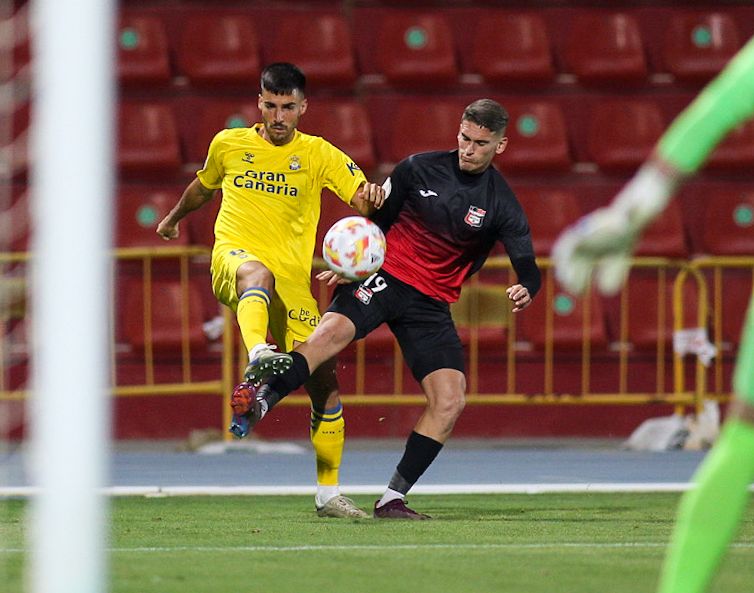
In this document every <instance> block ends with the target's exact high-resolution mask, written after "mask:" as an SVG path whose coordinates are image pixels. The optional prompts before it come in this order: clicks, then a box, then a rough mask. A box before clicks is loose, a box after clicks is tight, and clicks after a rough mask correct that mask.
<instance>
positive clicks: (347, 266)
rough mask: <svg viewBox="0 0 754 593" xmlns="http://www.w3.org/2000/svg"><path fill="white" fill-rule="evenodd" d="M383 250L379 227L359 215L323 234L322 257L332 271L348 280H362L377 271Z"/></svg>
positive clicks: (383, 259) (382, 237)
mask: <svg viewBox="0 0 754 593" xmlns="http://www.w3.org/2000/svg"><path fill="white" fill-rule="evenodd" d="M385 247H386V243H385V235H384V234H383V233H382V230H381V229H380V227H378V226H377V225H376V224H375V223H373V222H372V221H371V220H369V219H367V218H364V217H362V216H348V217H346V218H341V219H340V220H338V221H337V222H336V223H335V224H334V225H332V226H331V227H330V230H329V231H327V234H326V235H325V240H324V241H323V243H322V257H323V258H324V260H325V263H326V264H327V266H328V267H329V268H330V269H331V270H332V271H333V272H336V273H337V274H340V275H341V276H343V277H344V278H347V279H348V280H362V279H364V278H367V277H368V276H371V275H372V274H374V273H375V272H376V271H377V270H379V269H380V267H381V266H382V263H383V262H384V261H385Z"/></svg>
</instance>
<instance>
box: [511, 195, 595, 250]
mask: <svg viewBox="0 0 754 593" xmlns="http://www.w3.org/2000/svg"><path fill="white" fill-rule="evenodd" d="M514 190H515V192H516V197H517V198H518V201H519V202H520V203H521V206H522V207H523V209H524V212H526V218H527V219H528V220H529V227H530V228H531V235H532V243H533V245H534V253H535V255H536V256H537V257H548V256H549V255H550V250H551V249H552V246H553V244H554V243H555V240H556V239H557V238H558V235H560V232H561V231H562V230H563V229H564V228H565V227H567V226H568V225H570V224H572V223H574V222H576V221H577V220H578V219H579V217H580V216H581V215H582V214H583V211H582V208H581V206H580V205H579V200H578V197H577V196H576V193H575V192H574V191H573V190H571V189H566V188H561V187H547V186H539V187H537V186H525V185H524V186H522V185H518V184H517V185H516V186H515V188H514Z"/></svg>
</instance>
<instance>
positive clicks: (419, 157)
mask: <svg viewBox="0 0 754 593" xmlns="http://www.w3.org/2000/svg"><path fill="white" fill-rule="evenodd" d="M385 189H386V192H387V194H388V195H387V200H386V202H385V205H384V206H383V207H382V208H381V209H380V210H378V211H377V212H375V214H374V215H373V217H372V218H373V219H374V220H375V222H377V223H378V224H379V225H380V227H381V228H382V230H383V231H384V232H385V235H386V238H387V252H386V256H385V263H384V265H383V269H384V270H385V271H387V272H388V273H390V274H392V275H393V276H395V277H396V278H398V279H400V280H402V281H403V282H406V283H407V284H409V285H411V286H413V287H414V288H416V289H417V290H419V291H420V292H422V293H423V294H426V295H427V296H430V297H432V298H435V299H438V300H441V301H445V302H449V303H450V302H454V301H457V300H458V297H459V295H460V293H461V284H462V283H463V282H464V280H466V278H468V277H469V276H471V275H472V274H473V273H474V272H476V271H477V270H479V268H481V266H482V264H483V263H484V261H485V260H486V259H487V257H488V256H489V254H490V251H491V250H492V248H493V247H494V245H495V243H496V242H497V241H501V242H502V243H503V245H504V247H505V251H506V253H507V255H508V257H509V258H510V259H511V262H512V263H513V266H514V269H515V270H516V272H517V273H519V268H518V266H517V265H516V264H517V262H522V261H527V262H530V263H531V264H533V262H534V249H533V247H532V242H531V234H530V231H529V223H528V221H527V219H526V214H525V213H524V211H523V209H522V208H521V205H520V204H519V202H518V200H517V199H516V196H515V195H514V193H513V191H512V190H511V188H510V187H509V186H508V184H507V183H506V181H505V179H503V176H502V175H501V174H500V173H499V172H498V171H497V170H496V169H495V168H494V167H489V168H488V169H486V170H485V171H484V172H482V173H480V174H476V175H472V174H469V173H465V172H463V171H461V169H460V167H459V166H458V151H457V150H453V151H450V152H426V153H420V154H415V155H412V156H410V157H408V158H406V159H404V160H403V161H401V162H400V163H398V165H396V167H395V169H394V170H393V172H392V173H391V175H390V177H389V178H388V179H387V180H386V181H385ZM530 268H534V272H535V274H534V275H535V276H536V278H535V279H534V278H533V279H531V282H530V283H531V286H527V283H526V280H527V279H523V278H521V274H520V273H519V282H521V284H523V285H524V286H527V288H529V291H530V293H531V295H532V297H533V296H534V293H535V292H536V291H537V290H538V288H539V270H538V269H537V267H536V265H529V266H527V270H528V271H529V272H531V270H530ZM530 275H531V274H530Z"/></svg>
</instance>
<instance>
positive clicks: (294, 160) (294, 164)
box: [288, 154, 301, 171]
mask: <svg viewBox="0 0 754 593" xmlns="http://www.w3.org/2000/svg"><path fill="white" fill-rule="evenodd" d="M288 168H289V169H290V170H291V171H298V170H299V169H300V168H301V158H300V157H297V156H296V155H295V154H294V155H293V156H292V157H291V161H290V163H289V164H288Z"/></svg>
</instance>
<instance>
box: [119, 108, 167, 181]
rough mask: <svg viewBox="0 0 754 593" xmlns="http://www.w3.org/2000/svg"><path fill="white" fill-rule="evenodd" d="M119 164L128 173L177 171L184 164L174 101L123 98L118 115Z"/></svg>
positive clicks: (146, 173) (124, 172) (145, 173)
mask: <svg viewBox="0 0 754 593" xmlns="http://www.w3.org/2000/svg"><path fill="white" fill-rule="evenodd" d="M118 132H119V133H118V165H119V167H120V171H121V173H123V174H125V175H139V174H144V175H148V174H162V175H165V174H173V173H176V172H178V170H179V168H180V166H181V149H180V144H179V140H178V130H177V126H176V122H175V119H174V116H173V111H172V108H171V107H170V105H167V104H164V103H140V102H130V101H127V102H123V103H121V104H120V109H119V118H118Z"/></svg>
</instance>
